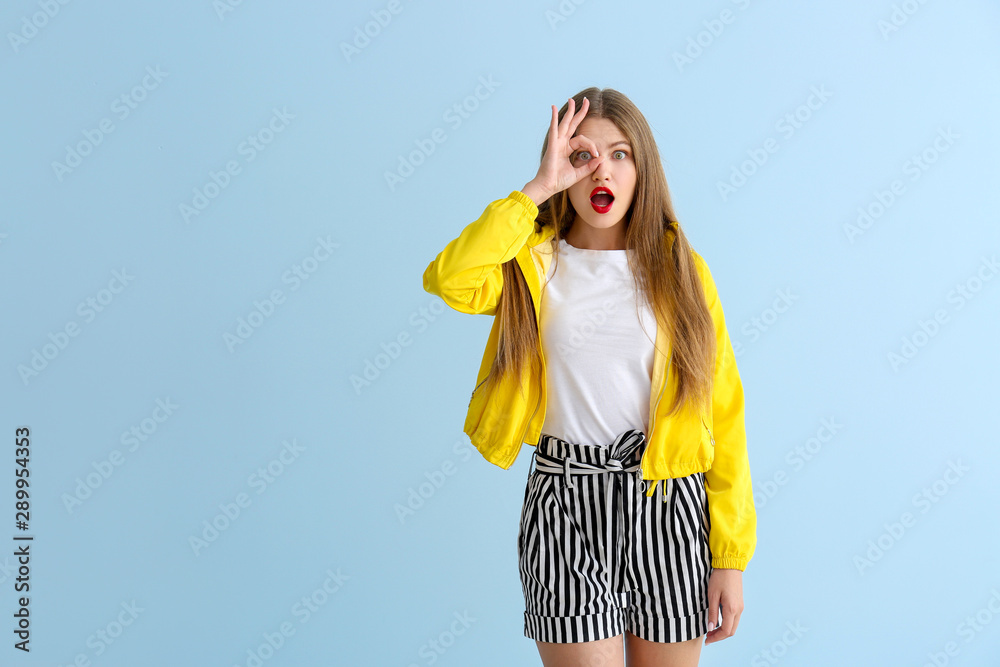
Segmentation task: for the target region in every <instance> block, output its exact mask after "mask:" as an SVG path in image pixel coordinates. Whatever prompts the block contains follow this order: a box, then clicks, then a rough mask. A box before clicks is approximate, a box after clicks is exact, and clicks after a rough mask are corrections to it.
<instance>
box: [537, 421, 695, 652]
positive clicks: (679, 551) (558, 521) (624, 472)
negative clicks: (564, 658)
mask: <svg viewBox="0 0 1000 667" xmlns="http://www.w3.org/2000/svg"><path fill="white" fill-rule="evenodd" d="M645 445H646V437H645V434H644V433H643V432H642V431H640V430H637V429H630V430H628V431H625V432H623V433H621V434H620V435H619V436H618V437H617V438H615V440H614V442H613V443H611V444H610V445H606V446H603V447H595V446H591V445H578V444H572V443H568V442H566V441H564V440H561V439H559V438H556V437H554V436H550V435H547V434H543V435H542V436H541V438H540V440H539V442H538V445H537V447H536V449H535V453H534V459H533V463H534V464H535V466H534V469H533V470H531V471H530V472H529V474H528V481H527V484H526V487H525V491H524V507H523V509H522V511H521V525H520V529H519V531H518V568H519V570H520V573H521V585H522V589H523V591H524V598H525V613H524V634H525V636H526V637H529V638H531V639H537V640H539V641H544V642H559V643H567V642H584V641H595V640H598V639H605V638H608V637H614V636H616V635H619V634H622V633H623V632H624V631H625V630H629V631H630V632H632V634H634V635H636V636H637V637H641V638H643V639H647V640H649V641H656V642H679V641H685V640H688V639H692V638H694V637H699V636H701V635H703V634H705V633H706V632H707V631H708V627H707V623H708V594H707V591H708V578H709V575H710V574H711V570H712V568H711V562H712V558H711V552H710V550H709V547H708V531H709V529H710V523H709V517H708V507H707V496H706V492H705V477H704V473H700V472H699V473H694V474H692V475H689V476H687V477H679V478H676V479H666V480H661V481H660V482H658V483H659V484H662V485H663V492H664V495H663V499H662V500H661V499H660V498H658V497H657V496H658V495H659V494H656V493H654V494H653V495H652V496H646V495H645V493H644V490H645V488H646V482H645V481H644V480H642V478H641V472H640V470H639V462H640V460H641V457H642V452H643V450H644V449H645Z"/></svg>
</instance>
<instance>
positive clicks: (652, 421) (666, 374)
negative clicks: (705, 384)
mask: <svg viewBox="0 0 1000 667" xmlns="http://www.w3.org/2000/svg"><path fill="white" fill-rule="evenodd" d="M673 360H674V351H673V349H671V350H670V358H669V359H667V367H666V369H665V370H664V371H663V384H662V385H660V393H659V394H657V396H656V403H654V404H653V414H652V415H650V417H649V433H647V434H646V435H648V436H650V437H652V435H653V425H654V424H655V423H656V408H658V407H660V399H661V398H663V390H664V389H665V388H666V386H667V382H668V380H669V379H670V362H671V361H673ZM648 451H649V447H646V450H645V451H644V452H643V453H642V459H645V458H646V452H648ZM639 468H640V474H641V470H642V460H640V461H639Z"/></svg>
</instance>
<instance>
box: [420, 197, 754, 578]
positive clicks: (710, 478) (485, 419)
mask: <svg viewBox="0 0 1000 667" xmlns="http://www.w3.org/2000/svg"><path fill="white" fill-rule="evenodd" d="M537 215H538V207H537V206H536V205H535V203H534V202H533V201H532V200H531V198H530V197H528V196H527V195H526V194H524V193H523V192H521V191H519V190H515V191H513V192H511V193H510V195H508V196H507V197H506V198H505V199H498V200H496V201H493V202H491V203H490V204H489V206H487V207H486V210H485V211H483V214H482V215H481V216H480V217H479V219H478V220H476V221H474V222H472V223H470V224H469V225H468V226H466V228H465V229H464V230H462V232H461V234H459V236H458V238H456V239H454V240H452V241H451V242H450V243H448V245H447V246H445V248H444V250H442V251H441V252H440V253H438V255H437V257H436V258H434V260H433V261H432V262H431V263H430V264H429V265H428V266H427V269H426V270H425V271H424V276H423V284H424V289H425V290H426V291H428V292H430V293H431V294H436V295H437V296H439V297H441V299H442V300H444V302H445V303H446V304H447V305H448V306H450V307H451V308H453V309H455V310H457V311H459V312H462V313H470V314H478V313H482V314H486V315H495V314H496V309H497V304H498V303H499V299H500V290H501V288H502V287H503V273H502V268H501V265H502V264H503V263H504V262H506V261H508V260H510V259H511V258H516V260H517V263H518V265H519V266H520V267H521V271H522V273H523V274H524V277H525V280H526V281H527V283H528V289H529V291H530V292H531V298H532V301H533V302H534V306H535V317H536V321H538V319H537V318H538V316H539V303H540V298H541V285H542V282H543V281H544V279H545V276H547V275H548V268H549V262H550V260H551V258H552V253H553V252H554V251H553V248H552V243H551V242H550V241H551V239H552V238H553V236H554V234H555V230H554V229H552V227H551V226H548V227H546V228H545V229H540V228H539V227H538V225H536V224H535V218H536V217H537ZM670 233H672V232H670ZM692 254H693V257H694V259H695V264H696V266H697V269H698V274H699V276H700V277H701V282H702V285H703V286H704V289H705V299H706V302H707V303H708V307H709V310H710V311H711V314H712V320H713V321H714V322H715V337H716V350H717V354H716V360H715V379H714V386H713V394H712V396H713V397H712V406H711V408H710V409H709V410H708V411H707V413H706V412H702V414H696V413H695V411H694V410H693V409H691V408H690V407H689V406H684V407H683V408H682V409H681V410H680V411H679V412H677V413H675V414H674V415H672V416H670V417H667V416H665V415H664V414H663V413H664V412H665V411H666V407H667V406H668V405H669V400H667V398H666V397H667V396H668V395H671V394H669V392H671V391H675V390H676V376H671V375H669V373H668V372H667V370H669V363H670V361H669V359H668V357H667V355H665V354H664V353H663V352H662V350H670V341H669V340H668V337H667V335H666V332H665V331H664V327H662V326H658V327H657V334H656V347H657V350H656V352H655V359H654V363H653V377H652V386H651V391H650V399H649V403H650V410H649V414H650V422H649V433H647V434H646V439H647V441H648V445H647V447H646V450H645V452H644V453H643V456H642V463H641V469H642V476H643V479H647V480H661V479H667V478H674V477H685V476H687V475H690V474H693V473H695V472H704V473H705V488H706V492H707V497H708V508H709V519H710V530H709V548H710V549H711V552H712V567H713V568H732V569H737V570H744V569H746V565H747V563H748V562H749V561H750V558H751V557H752V556H753V552H754V548H755V547H756V543H757V537H756V530H757V514H756V510H755V509H754V502H753V489H752V487H751V482H750V463H749V459H748V456H747V447H746V429H745V426H744V403H743V385H742V383H741V381H740V376H739V371H738V370H737V368H736V358H735V355H734V354H733V346H732V342H731V341H730V339H729V333H728V331H727V329H726V324H725V319H724V317H723V313H722V304H721V303H719V297H718V293H717V292H716V288H715V282H714V281H713V280H712V274H711V273H710V272H709V270H708V265H707V264H706V263H705V260H704V259H702V257H701V255H699V254H698V253H696V252H694V251H692ZM499 333H500V318H497V317H494V320H493V328H492V330H491V331H490V335H489V339H488V340H487V342H486V350H485V352H484V353H483V360H482V363H481V365H480V367H479V374H478V376H477V378H476V388H475V389H474V390H473V391H472V396H471V400H470V401H469V408H468V414H467V415H466V418H465V425H464V427H463V431H464V432H465V433H466V434H467V435H468V436H469V439H470V440H471V441H472V444H473V445H475V447H476V448H477V449H478V450H479V451H480V453H481V454H482V455H483V456H484V457H485V458H486V460H487V461H489V462H490V463H493V464H496V465H498V466H500V467H501V468H504V469H508V468H510V467H511V465H513V463H514V460H515V459H516V458H517V455H518V453H519V452H520V450H521V445H522V444H523V443H528V444H530V445H534V446H537V445H538V440H539V436H540V435H541V428H542V424H543V422H544V420H545V404H546V403H545V399H546V396H545V391H546V387H545V384H546V383H545V381H544V372H545V364H544V355H543V353H542V346H541V343H540V342H539V347H538V350H539V355H540V356H541V357H542V374H543V375H542V376H541V377H538V376H537V373H535V374H534V377H533V376H532V375H533V371H532V370H531V366H532V364H525V370H524V372H523V374H522V377H521V378H519V379H516V378H512V377H508V378H507V379H505V380H504V381H503V382H502V383H500V384H499V385H498V386H496V387H492V388H491V389H490V390H489V391H487V389H486V388H483V389H482V390H480V389H481V387H482V384H483V380H484V378H485V377H486V375H487V373H489V370H490V367H491V365H492V363H493V359H494V357H495V356H496V351H497V342H498V340H499ZM670 357H671V358H672V354H671V355H670ZM664 378H668V379H669V380H670V382H669V386H666V383H665V382H664ZM518 384H520V385H521V386H520V388H519V387H518ZM521 390H523V397H522V395H521V394H522V391H521ZM661 406H662V407H661ZM715 436H719V437H718V438H716V437H715ZM655 488H656V485H655V483H654V484H651V485H650V488H649V490H648V491H647V495H652V494H653V492H654V491H655Z"/></svg>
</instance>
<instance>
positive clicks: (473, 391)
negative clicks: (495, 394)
mask: <svg viewBox="0 0 1000 667" xmlns="http://www.w3.org/2000/svg"><path fill="white" fill-rule="evenodd" d="M487 377H488V376H487ZM483 382H486V378H483ZM483 382H480V383H479V384H477V385H476V389H479V388H480V387H482V386H483ZM476 389H473V390H472V396H470V397H469V405H468V407H466V410H468V409H469V408H470V407H472V399H473V398H475V396H476Z"/></svg>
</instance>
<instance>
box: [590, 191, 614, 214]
mask: <svg viewBox="0 0 1000 667" xmlns="http://www.w3.org/2000/svg"><path fill="white" fill-rule="evenodd" d="M614 201H615V195H614V193H613V192H611V190H609V189H608V188H606V187H604V186H600V187H596V188H594V191H593V192H591V193H590V205H591V206H592V207H593V208H594V210H595V211H597V212H598V213H607V212H608V211H610V210H611V205H612V204H613V203H614Z"/></svg>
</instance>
